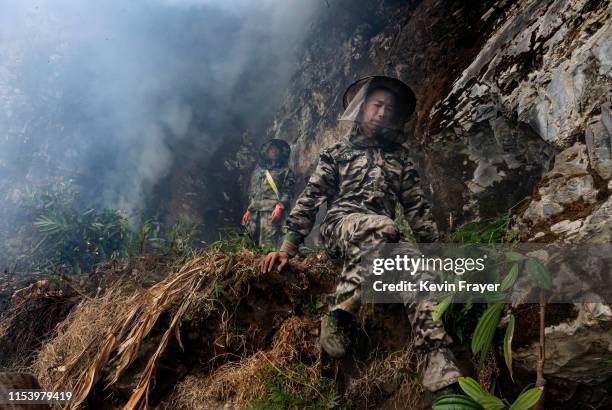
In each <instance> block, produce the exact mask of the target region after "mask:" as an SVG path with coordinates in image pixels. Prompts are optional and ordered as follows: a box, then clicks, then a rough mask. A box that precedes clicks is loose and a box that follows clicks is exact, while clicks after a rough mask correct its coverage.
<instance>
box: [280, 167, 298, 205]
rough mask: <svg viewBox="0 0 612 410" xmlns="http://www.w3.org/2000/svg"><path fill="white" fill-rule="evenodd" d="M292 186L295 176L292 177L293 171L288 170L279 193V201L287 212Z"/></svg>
mask: <svg viewBox="0 0 612 410" xmlns="http://www.w3.org/2000/svg"><path fill="white" fill-rule="evenodd" d="M294 185H295V175H293V171H291V170H290V169H288V170H287V174H286V175H285V180H284V181H283V186H282V188H281V189H280V192H279V196H280V201H281V202H282V203H283V205H285V208H286V209H287V211H288V210H289V206H291V193H292V192H293V186H294Z"/></svg>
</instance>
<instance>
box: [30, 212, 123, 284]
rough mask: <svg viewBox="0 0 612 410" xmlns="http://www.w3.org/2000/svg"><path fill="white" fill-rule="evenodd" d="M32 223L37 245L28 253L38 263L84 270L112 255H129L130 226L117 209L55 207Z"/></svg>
mask: <svg viewBox="0 0 612 410" xmlns="http://www.w3.org/2000/svg"><path fill="white" fill-rule="evenodd" d="M33 225H34V227H35V228H36V234H35V235H34V236H35V240H36V245H35V246H34V248H33V249H32V252H31V253H30V254H29V255H28V256H30V257H31V258H32V261H33V263H34V265H35V266H41V267H42V266H47V269H50V270H67V271H72V272H75V273H81V272H82V271H83V270H90V269H92V268H93V267H94V266H95V265H96V264H98V263H100V262H103V261H106V260H108V259H110V257H111V256H113V255H114V256H116V255H121V256H126V255H127V250H128V241H129V235H130V231H129V226H128V222H127V219H126V218H125V217H124V216H122V215H121V214H120V213H119V212H118V211H114V210H110V209H103V210H101V211H97V210H95V209H88V210H86V211H84V212H79V211H77V210H76V209H74V208H62V209H54V210H51V211H49V212H45V213H41V214H40V215H38V216H37V217H36V219H35V220H34V222H33Z"/></svg>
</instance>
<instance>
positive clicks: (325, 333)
mask: <svg viewBox="0 0 612 410" xmlns="http://www.w3.org/2000/svg"><path fill="white" fill-rule="evenodd" d="M353 325H354V319H353V315H351V314H350V313H349V312H347V311H345V310H342V309H335V310H333V311H331V312H329V313H328V314H327V315H325V317H324V318H323V320H321V334H320V337H319V343H320V344H321V347H322V348H323V350H325V352H326V353H327V354H328V355H329V356H331V357H332V358H334V359H339V358H341V357H343V356H344V355H346V352H347V349H348V347H349V346H350V344H351V330H352V327H353Z"/></svg>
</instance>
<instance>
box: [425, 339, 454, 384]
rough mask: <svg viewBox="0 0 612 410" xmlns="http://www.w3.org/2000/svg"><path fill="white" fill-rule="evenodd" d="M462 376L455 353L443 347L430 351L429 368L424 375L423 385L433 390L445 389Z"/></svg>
mask: <svg viewBox="0 0 612 410" xmlns="http://www.w3.org/2000/svg"><path fill="white" fill-rule="evenodd" d="M459 377H461V371H460V370H459V367H457V363H456V360H455V356H454V355H453V353H452V352H451V351H450V350H449V349H447V348H445V347H442V348H440V349H437V350H434V351H432V352H429V354H428V355H427V368H426V369H425V374H424V375H423V387H425V388H426V389H427V390H429V391H431V392H435V391H437V390H440V389H443V388H445V387H447V386H450V385H451V384H453V383H456V382H457V380H458V379H459Z"/></svg>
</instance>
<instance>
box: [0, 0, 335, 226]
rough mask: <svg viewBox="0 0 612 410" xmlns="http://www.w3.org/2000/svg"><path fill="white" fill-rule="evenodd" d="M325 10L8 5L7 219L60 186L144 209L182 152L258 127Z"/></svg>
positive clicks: (195, 152)
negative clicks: (26, 196)
mask: <svg viewBox="0 0 612 410" xmlns="http://www.w3.org/2000/svg"><path fill="white" fill-rule="evenodd" d="M321 4H324V2H321V1H318V0H312V1H311V0H308V1H302V0H257V1H256V0H252V1H248V0H217V1H212V0H200V1H196V0H146V1H145V0H130V1H126V0H104V1H102V0H100V1H95V2H94V1H87V2H86V1H80V0H47V1H33V0H14V1H7V0H0V192H1V196H0V199H2V202H1V203H0V214H2V215H5V218H6V215H11V213H10V212H8V211H9V208H10V207H12V206H15V205H16V204H18V202H19V198H20V196H21V195H22V194H23V189H24V187H26V186H30V187H36V186H39V185H44V184H48V183H49V182H51V181H55V182H57V181H59V182H61V183H66V184H70V185H74V186H75V187H76V189H77V190H78V191H79V193H80V201H81V203H82V204H83V205H84V206H107V207H112V208H120V209H123V210H125V211H127V212H132V213H133V212H135V211H138V210H139V209H142V208H144V207H145V206H146V204H147V203H148V202H150V201H151V200H152V199H153V200H154V199H155V198H151V194H152V192H154V188H155V185H156V183H158V182H159V181H160V180H161V179H163V178H167V177H168V173H169V172H172V169H173V167H174V166H176V164H177V163H180V162H182V161H185V160H186V159H185V158H183V157H184V155H185V154H184V153H185V152H190V154H189V155H191V157H192V158H190V160H192V161H193V160H194V159H196V160H197V161H201V162H202V163H205V162H206V161H207V158H208V157H209V156H210V155H213V154H214V153H215V149H216V147H218V146H219V144H220V143H221V142H222V141H223V140H224V139H226V138H228V136H229V135H235V136H238V137H239V135H240V134H241V133H242V131H243V130H244V129H246V128H249V129H251V130H255V131H258V130H262V127H263V126H264V124H265V122H266V121H268V120H269V119H270V116H271V114H272V113H273V112H274V109H275V108H276V106H277V103H278V99H279V98H280V96H281V95H282V92H283V91H284V87H285V85H286V82H287V81H288V78H289V76H290V75H291V74H292V73H293V70H294V67H295V66H296V64H295V54H296V51H297V49H298V48H299V45H300V41H301V40H302V39H303V38H304V36H305V35H306V34H307V33H308V30H309V28H310V25H311V23H312V21H313V19H314V18H316V12H317V10H318V9H319V8H320V7H321ZM179 145H180V146H181V147H182V148H181V149H180V150H177V149H176V147H177V146H179ZM7 222H9V221H6V220H5V223H7ZM15 222H16V221H15Z"/></svg>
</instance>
